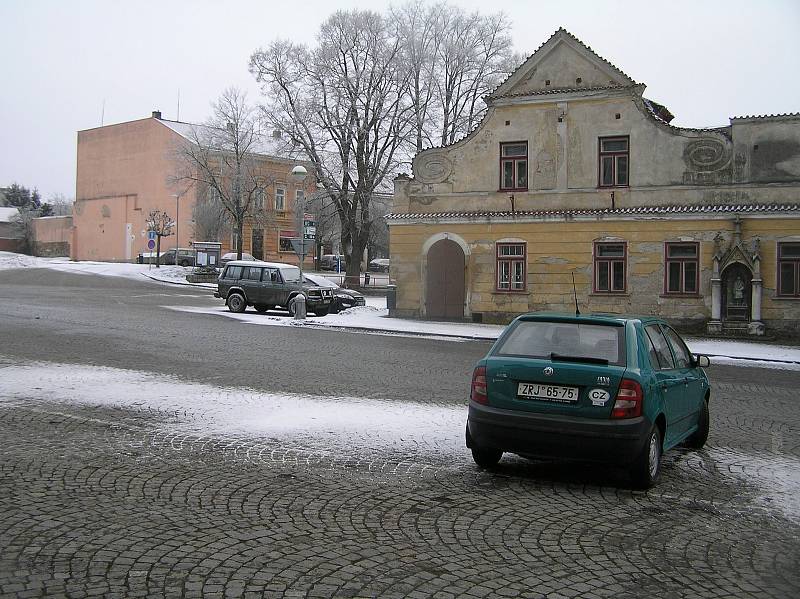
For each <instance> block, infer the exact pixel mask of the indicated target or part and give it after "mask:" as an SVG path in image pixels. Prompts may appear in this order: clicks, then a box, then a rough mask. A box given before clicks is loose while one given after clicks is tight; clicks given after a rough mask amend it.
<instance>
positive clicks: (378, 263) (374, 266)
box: [369, 258, 389, 272]
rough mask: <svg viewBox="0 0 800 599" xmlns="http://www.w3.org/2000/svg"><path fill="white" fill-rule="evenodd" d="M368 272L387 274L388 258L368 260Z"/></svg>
mask: <svg viewBox="0 0 800 599" xmlns="http://www.w3.org/2000/svg"><path fill="white" fill-rule="evenodd" d="M369 270H370V272H389V258H375V259H374V260H370V263H369Z"/></svg>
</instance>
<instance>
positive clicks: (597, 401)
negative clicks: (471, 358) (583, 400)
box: [589, 389, 611, 406]
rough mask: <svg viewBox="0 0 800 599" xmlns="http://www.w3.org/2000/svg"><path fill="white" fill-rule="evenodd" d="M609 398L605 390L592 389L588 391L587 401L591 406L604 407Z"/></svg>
mask: <svg viewBox="0 0 800 599" xmlns="http://www.w3.org/2000/svg"><path fill="white" fill-rule="evenodd" d="M610 397H611V396H610V395H609V394H608V391H606V390H605V389H592V390H591V391H589V399H591V400H592V405H593V406H604V405H606V402H607V401H608V400H609V398H610Z"/></svg>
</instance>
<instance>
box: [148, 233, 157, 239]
mask: <svg viewBox="0 0 800 599" xmlns="http://www.w3.org/2000/svg"><path fill="white" fill-rule="evenodd" d="M147 239H149V240H150V241H155V240H156V232H155V231H148V232H147Z"/></svg>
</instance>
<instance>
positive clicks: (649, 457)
mask: <svg viewBox="0 0 800 599" xmlns="http://www.w3.org/2000/svg"><path fill="white" fill-rule="evenodd" d="M662 453H663V445H662V444H661V430H660V429H659V428H658V426H656V425H655V424H654V425H653V428H652V429H650V434H649V435H648V436H647V443H645V446H644V449H643V450H642V453H641V455H640V456H639V457H638V459H637V460H636V461H635V462H634V464H633V466H632V467H631V473H630V474H631V480H632V481H633V484H634V485H635V486H636V487H637V488H639V489H649V488H650V487H652V486H653V485H654V484H655V483H656V481H657V480H658V476H659V475H660V474H661V455H662Z"/></svg>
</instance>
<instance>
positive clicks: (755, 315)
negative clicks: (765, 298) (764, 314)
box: [747, 279, 765, 336]
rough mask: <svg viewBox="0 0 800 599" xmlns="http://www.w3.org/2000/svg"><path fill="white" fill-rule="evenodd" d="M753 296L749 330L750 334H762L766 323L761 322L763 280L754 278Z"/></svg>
mask: <svg viewBox="0 0 800 599" xmlns="http://www.w3.org/2000/svg"><path fill="white" fill-rule="evenodd" d="M752 287H753V297H752V306H753V307H752V313H751V316H750V324H749V325H747V332H748V333H749V334H750V335H758V336H761V335H763V334H764V328H765V327H764V323H763V322H761V289H762V280H761V279H753V281H752Z"/></svg>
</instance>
